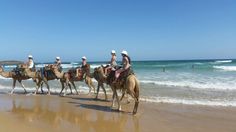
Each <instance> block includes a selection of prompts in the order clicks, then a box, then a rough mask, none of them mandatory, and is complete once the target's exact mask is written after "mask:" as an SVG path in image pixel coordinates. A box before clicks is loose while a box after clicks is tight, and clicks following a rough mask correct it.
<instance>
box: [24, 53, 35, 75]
mask: <svg viewBox="0 0 236 132" xmlns="http://www.w3.org/2000/svg"><path fill="white" fill-rule="evenodd" d="M26 65H27V66H28V68H29V69H30V70H31V71H35V64H34V60H33V56H32V55H29V56H28V62H27V63H26Z"/></svg>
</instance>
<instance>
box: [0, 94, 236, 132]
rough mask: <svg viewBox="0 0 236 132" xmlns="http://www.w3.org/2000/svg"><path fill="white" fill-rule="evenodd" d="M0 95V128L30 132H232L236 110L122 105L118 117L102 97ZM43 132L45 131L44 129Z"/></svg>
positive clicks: (168, 105)
mask: <svg viewBox="0 0 236 132" xmlns="http://www.w3.org/2000/svg"><path fill="white" fill-rule="evenodd" d="M94 97H95V95H85V94H81V95H70V96H66V97H59V96H57V95H51V96H47V95H36V96H35V95H30V96H26V95H18V94H14V95H7V94H0V104H1V106H0V117H1V118H0V121H1V122H4V124H1V125H0V127H1V129H2V130H4V131H9V132H11V131H14V130H15V129H17V130H19V131H22V132H23V131H24V132H30V131H62V132H63V131H69V130H70V131H72V132H73V131H77V132H78V131H111V130H112V131H140V132H143V131H144V132H151V131H167V132H168V131H181V132H189V131H221V132H222V131H236V127H235V122H236V108H234V107H213V106H198V105H183V104H166V103H149V102H143V101H141V102H140V106H139V109H138V113H137V114H136V115H135V116H133V115H132V113H131V112H132V110H133V106H134V102H133V101H131V103H130V104H126V103H125V102H126V101H125V100H126V99H124V100H123V101H122V112H117V111H116V110H114V109H111V108H110V105H111V102H110V101H111V98H110V97H109V102H108V101H104V100H102V99H103V96H102V95H100V96H99V99H98V100H94V99H93V98H94ZM42 128H43V129H42Z"/></svg>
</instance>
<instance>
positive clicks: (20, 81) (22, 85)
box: [18, 80, 27, 93]
mask: <svg viewBox="0 0 236 132" xmlns="http://www.w3.org/2000/svg"><path fill="white" fill-rule="evenodd" d="M18 82H19V83H20V85H21V87H22V88H23V89H24V91H25V93H27V91H26V89H25V86H24V84H23V83H22V80H18Z"/></svg>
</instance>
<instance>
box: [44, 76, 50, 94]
mask: <svg viewBox="0 0 236 132" xmlns="http://www.w3.org/2000/svg"><path fill="white" fill-rule="evenodd" d="M44 83H45V84H46V86H47V88H48V95H50V94H51V93H50V88H49V85H48V81H47V80H46V79H45V78H44Z"/></svg>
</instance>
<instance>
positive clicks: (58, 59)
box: [55, 57, 62, 72]
mask: <svg viewBox="0 0 236 132" xmlns="http://www.w3.org/2000/svg"><path fill="white" fill-rule="evenodd" d="M55 65H56V66H57V68H58V70H59V71H60V72H61V71H62V66H61V58H60V57H56V61H55Z"/></svg>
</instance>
